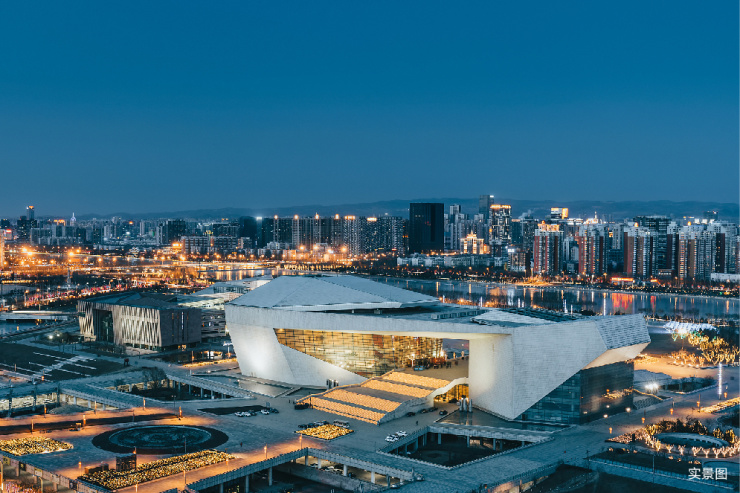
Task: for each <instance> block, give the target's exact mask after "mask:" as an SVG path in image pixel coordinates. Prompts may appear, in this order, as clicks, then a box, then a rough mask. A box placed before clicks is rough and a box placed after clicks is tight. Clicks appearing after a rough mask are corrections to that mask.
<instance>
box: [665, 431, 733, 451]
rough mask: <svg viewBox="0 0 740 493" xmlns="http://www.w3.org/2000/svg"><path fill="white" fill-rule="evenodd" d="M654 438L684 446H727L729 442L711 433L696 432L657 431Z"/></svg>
mask: <svg viewBox="0 0 740 493" xmlns="http://www.w3.org/2000/svg"><path fill="white" fill-rule="evenodd" d="M655 438H657V439H658V440H660V441H661V442H663V443H667V444H670V445H683V446H686V447H707V448H711V447H716V448H722V447H727V446H729V445H730V444H729V443H728V442H726V441H724V440H722V439H720V438H715V437H713V436H711V435H699V434H696V433H659V434H657V435H655Z"/></svg>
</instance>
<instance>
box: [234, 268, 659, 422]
mask: <svg viewBox="0 0 740 493" xmlns="http://www.w3.org/2000/svg"><path fill="white" fill-rule="evenodd" d="M226 319H227V324H228V326H229V331H230V334H231V337H232V341H233V343H234V350H235V352H236V355H237V358H238V360H239V366H240V368H241V371H242V373H244V374H246V375H255V376H258V377H261V378H267V379H271V380H276V381H281V382H287V383H291V384H297V385H309V386H325V385H326V384H327V381H331V382H332V385H331V386H334V385H337V384H338V385H340V386H341V385H348V384H359V383H362V382H364V381H365V380H366V379H368V378H371V379H372V378H378V377H380V376H382V375H384V374H386V373H387V372H388V371H390V370H393V369H395V368H404V367H409V366H412V365H415V364H417V363H416V362H417V361H420V360H421V361H437V360H438V358H441V357H443V354H442V350H441V349H442V339H445V338H449V339H467V340H468V341H469V347H470V356H469V370H468V376H467V381H466V384H467V385H468V386H469V395H470V398H471V399H472V401H473V403H474V404H475V406H476V407H478V408H481V409H484V410H487V411H490V412H492V413H495V414H497V415H499V416H502V417H504V418H506V419H528V420H540V421H561V422H569V423H574V422H581V421H583V420H584V419H585V418H584V416H585V417H587V418H591V417H592V416H596V415H597V414H599V413H601V414H603V410H604V409H606V408H609V409H611V411H610V413H611V412H614V411H617V410H619V409H620V408H621V409H624V408H626V407H629V406H631V403H632V399H631V392H632V379H633V367H632V364H631V363H630V362H629V361H630V360H631V359H633V358H634V357H635V356H637V355H638V354H639V353H640V352H641V351H642V350H643V349H644V348H645V347H646V346H647V344H648V343H649V342H650V337H649V335H648V331H647V325H646V323H645V320H644V318H643V317H642V316H641V315H630V316H613V317H581V316H573V315H568V314H565V313H558V312H551V311H544V310H527V309H484V308H478V307H469V306H459V305H450V304H444V303H441V302H440V301H439V300H438V299H436V298H434V297H431V296H426V295H423V294H418V293H415V292H411V291H406V290H403V289H400V288H396V287H392V286H389V285H387V284H383V283H379V282H374V281H370V280H367V279H363V278H359V277H353V276H283V277H279V278H277V279H275V280H273V281H271V282H270V283H268V284H265V285H264V286H261V287H259V288H257V289H255V290H253V291H251V292H249V293H247V294H245V295H243V296H241V297H239V298H237V299H235V300H234V301H232V302H230V303H228V304H227V305H226ZM601 414H599V417H601Z"/></svg>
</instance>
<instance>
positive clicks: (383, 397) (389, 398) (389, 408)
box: [299, 371, 453, 424]
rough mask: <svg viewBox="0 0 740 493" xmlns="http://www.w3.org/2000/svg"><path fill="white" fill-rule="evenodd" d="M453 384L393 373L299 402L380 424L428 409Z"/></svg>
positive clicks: (338, 388)
mask: <svg viewBox="0 0 740 493" xmlns="http://www.w3.org/2000/svg"><path fill="white" fill-rule="evenodd" d="M452 384H453V382H451V381H449V380H443V379H441V378H430V377H423V376H421V375H415V374H411V373H404V372H401V371H392V372H390V373H386V374H385V375H382V376H380V377H374V378H371V379H369V380H366V381H365V382H363V383H361V384H359V385H345V386H342V387H336V388H334V389H331V390H327V391H326V392H322V393H321V394H317V395H311V396H308V397H304V398H303V399H301V400H300V401H299V402H305V403H308V404H310V406H311V407H312V408H314V409H318V410H321V411H326V412H329V413H332V414H338V415H340V416H344V417H347V418H352V419H358V420H360V421H365V422H367V423H372V424H379V423H381V422H385V421H390V420H391V419H395V418H398V417H401V416H403V415H404V414H405V413H407V412H409V411H416V410H420V409H422V408H424V407H428V405H429V404H430V403H431V401H432V398H433V397H434V395H436V394H439V393H442V392H446V391H447V390H449V388H450V387H451V386H452Z"/></svg>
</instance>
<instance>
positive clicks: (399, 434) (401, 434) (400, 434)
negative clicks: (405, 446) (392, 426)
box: [396, 431, 409, 437]
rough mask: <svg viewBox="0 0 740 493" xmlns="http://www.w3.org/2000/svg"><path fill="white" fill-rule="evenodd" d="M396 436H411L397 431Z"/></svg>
mask: <svg viewBox="0 0 740 493" xmlns="http://www.w3.org/2000/svg"><path fill="white" fill-rule="evenodd" d="M396 435H398V436H400V437H407V436H409V434H408V433H406V432H405V431H397V432H396Z"/></svg>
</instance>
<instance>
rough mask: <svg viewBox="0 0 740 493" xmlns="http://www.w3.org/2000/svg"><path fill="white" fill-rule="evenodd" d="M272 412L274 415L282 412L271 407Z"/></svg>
mask: <svg viewBox="0 0 740 493" xmlns="http://www.w3.org/2000/svg"><path fill="white" fill-rule="evenodd" d="M270 412H271V413H272V414H280V411H278V410H277V409H275V408H274V407H271V408H270Z"/></svg>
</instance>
